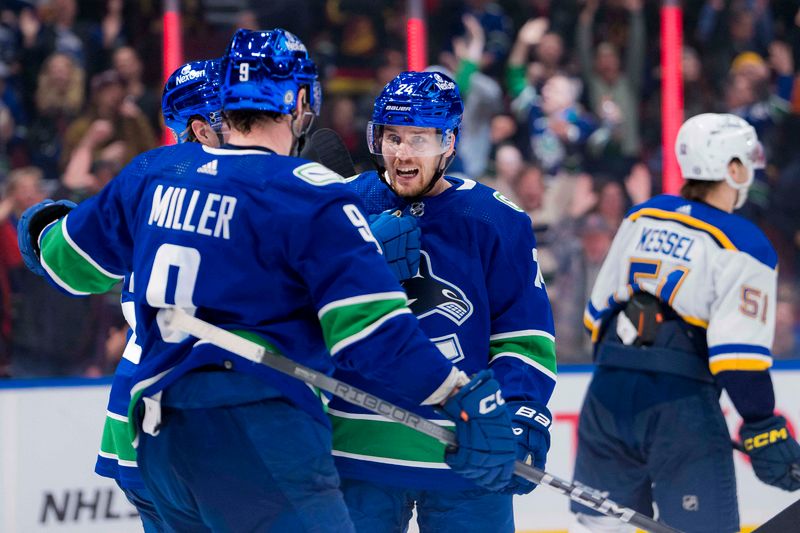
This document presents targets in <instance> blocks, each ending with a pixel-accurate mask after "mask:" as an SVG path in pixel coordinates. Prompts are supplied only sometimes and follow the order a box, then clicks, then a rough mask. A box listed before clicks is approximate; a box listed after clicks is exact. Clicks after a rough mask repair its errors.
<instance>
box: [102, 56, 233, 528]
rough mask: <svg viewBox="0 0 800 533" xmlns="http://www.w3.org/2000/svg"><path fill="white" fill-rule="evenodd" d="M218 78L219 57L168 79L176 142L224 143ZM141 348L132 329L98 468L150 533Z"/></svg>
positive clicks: (165, 108)
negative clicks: (135, 400) (136, 386)
mask: <svg viewBox="0 0 800 533" xmlns="http://www.w3.org/2000/svg"><path fill="white" fill-rule="evenodd" d="M220 82H221V78H220V61H219V60H218V59H209V60H204V61H193V62H190V63H187V64H185V65H181V66H180V67H179V68H178V69H177V70H176V71H175V72H173V73H172V75H170V77H169V78H168V79H167V83H166V85H165V87H164V95H163V98H162V100H161V111H162V113H163V115H164V122H165V123H166V125H167V127H168V128H169V129H170V130H171V131H172V133H173V134H174V135H175V138H176V140H177V141H178V142H200V143H202V144H204V145H206V146H211V147H218V146H219V145H220V144H222V143H224V132H223V124H222V101H221V100H220V96H219V91H220ZM132 284H133V280H132V276H126V277H125V280H124V281H123V290H122V311H123V314H124V315H125V319H126V320H127V322H128V324H129V325H130V327H131V331H132V332H133V331H135V330H136V316H135V312H134V305H135V304H134V299H133V293H132V292H131V290H130V289H131V286H132ZM141 352H142V348H141V346H140V345H139V343H138V342H137V337H136V334H135V333H132V334H131V335H130V337H129V338H128V343H127V344H126V346H125V350H124V352H123V354H122V358H121V359H120V362H119V364H118V365H117V368H116V370H115V372H114V381H113V382H112V384H111V393H110V395H109V401H108V409H107V411H106V422H105V426H104V427H103V437H102V439H101V442H100V451H99V453H98V456H97V463H96V464H95V472H97V473H98V474H99V475H101V476H104V477H110V478H112V479H114V480H115V481H116V482H117V484H118V485H119V487H120V488H121V489H122V491H123V492H124V493H125V496H126V497H127V498H128V500H129V501H130V502H131V503H132V504H133V505H134V506H135V507H136V509H137V510H138V511H139V516H140V517H141V519H142V524H143V526H144V530H145V532H147V533H150V532H157V531H163V530H164V524H163V521H162V520H161V517H160V516H159V515H158V511H157V510H156V508H155V504H154V503H153V499H152V497H151V496H150V492H149V491H148V490H147V488H146V487H145V486H144V482H143V481H142V478H141V476H140V474H139V469H138V467H137V464H136V450H135V449H134V447H133V446H132V444H131V442H130V438H129V430H128V406H129V405H130V401H131V394H130V389H131V386H132V383H131V379H132V377H133V373H134V371H135V370H136V366H137V365H138V363H139V360H140V358H141Z"/></svg>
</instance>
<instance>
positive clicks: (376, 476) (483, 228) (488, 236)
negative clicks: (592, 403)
mask: <svg viewBox="0 0 800 533" xmlns="http://www.w3.org/2000/svg"><path fill="white" fill-rule="evenodd" d="M443 179H447V180H448V181H450V183H451V185H452V187H450V188H449V189H447V190H446V191H445V192H444V193H442V194H440V195H438V196H435V197H432V198H424V199H423V201H422V205H419V204H417V205H415V206H414V207H413V209H412V207H411V206H409V205H407V204H406V202H404V201H403V200H401V199H399V198H397V197H396V196H395V195H394V194H393V193H392V192H391V191H390V190H389V189H388V188H387V187H386V186H385V185H384V184H383V183H381V182H380V180H379V179H378V177H377V175H376V173H374V172H368V173H366V174H362V175H361V176H359V177H357V178H356V179H354V180H352V181H351V182H350V185H352V186H353V187H354V189H355V190H356V192H357V193H358V194H359V196H360V197H361V198H362V199H363V200H364V203H365V205H366V209H367V211H368V213H370V214H372V213H380V212H382V211H385V210H387V209H397V208H399V209H401V210H403V215H404V216H413V215H411V212H412V211H413V212H414V213H416V216H418V223H419V226H420V228H421V230H422V257H421V260H420V270H419V273H418V274H417V275H416V276H415V277H414V278H412V279H410V280H407V281H405V282H404V283H403V288H404V289H405V290H406V292H407V294H408V301H409V306H410V308H411V311H412V312H413V313H414V314H415V315H416V316H417V318H418V319H419V321H420V325H421V326H422V329H423V330H424V331H425V333H426V334H427V335H428V337H429V338H430V339H431V340H432V341H433V342H434V344H436V346H437V347H438V348H439V349H440V351H441V352H442V353H443V354H445V355H446V356H447V357H448V358H449V359H450V360H451V361H453V362H454V363H455V364H456V365H457V366H458V367H459V368H461V369H462V370H464V371H465V372H466V373H467V374H473V373H475V372H477V371H478V370H481V369H483V368H486V367H487V366H488V367H489V368H492V369H493V370H494V372H495V375H496V376H497V378H498V379H499V381H500V384H501V386H502V388H503V394H504V396H505V398H506V399H507V400H528V401H537V402H540V403H542V404H546V403H547V401H548V400H549V398H550V395H551V394H552V392H553V387H554V386H555V382H556V372H557V371H556V357H555V342H554V337H553V335H554V330H553V318H552V313H551V309H550V302H549V300H548V298H547V292H546V289H545V286H544V283H543V281H542V277H541V274H540V273H539V270H538V264H537V263H536V260H535V257H536V253H535V249H536V242H535V239H534V236H533V231H532V229H531V221H530V219H529V218H528V216H527V215H526V214H524V213H522V212H521V211H520V210H518V209H515V208H514V207H515V206H510V205H508V201H507V200H505V199H503V200H501V199H498V198H497V197H496V195H494V194H493V193H494V191H493V190H492V189H490V188H488V187H485V186H483V185H480V184H477V183H475V182H474V181H471V180H462V179H457V178H453V177H445V178H443ZM504 200H505V201H504ZM420 213H421V214H420ZM395 342H397V341H395ZM427 371H428V369H427V368H426V367H418V368H417V372H416V374H415V378H414V379H421V378H423V377H425V375H426V373H427ZM337 377H338V378H340V379H342V380H344V381H347V382H349V383H353V384H354V385H356V386H358V387H361V388H364V389H366V390H368V391H370V392H373V393H375V394H377V395H379V396H381V397H385V398H386V399H388V400H390V401H393V402H396V403H398V404H400V405H403V406H404V407H407V408H411V409H412V410H414V411H415V412H417V413H419V414H421V415H423V416H425V417H428V418H430V419H432V420H434V421H436V422H437V423H439V424H441V425H443V426H445V427H452V425H453V424H452V423H451V422H450V421H449V420H446V419H444V418H443V417H442V416H441V415H439V414H438V413H437V412H436V411H435V410H434V409H431V408H420V407H417V406H415V405H414V403H413V402H410V401H408V399H406V398H404V397H403V394H402V393H401V392H400V391H398V390H394V389H389V388H385V387H380V386H376V385H375V384H374V383H370V382H369V381H367V380H365V379H364V378H363V377H362V376H359V375H358V374H357V373H355V372H347V371H337ZM328 414H329V416H330V418H331V421H332V423H333V427H334V443H333V444H334V452H333V453H334V455H335V456H336V459H337V466H338V468H339V470H340V472H341V473H342V475H343V476H344V477H350V478H355V479H363V480H367V481H373V482H378V483H390V484H395V485H401V486H407V487H413V488H419V489H426V488H430V489H442V490H448V489H465V488H470V487H474V485H472V484H471V483H470V482H469V481H467V480H465V479H463V478H461V477H460V476H458V475H456V474H454V473H453V472H452V471H450V469H449V468H448V467H447V465H446V464H445V462H444V447H443V445H442V444H440V443H439V442H437V441H435V440H434V439H432V438H430V437H426V436H424V435H421V434H419V433H418V432H416V431H414V430H412V429H410V428H406V427H405V426H402V425H400V424H397V423H394V422H390V421H388V420H386V419H385V418H383V417H380V416H377V415H374V414H371V413H369V412H367V411H364V410H362V409H359V408H357V407H354V406H352V405H350V404H348V403H346V402H344V401H341V400H338V399H336V398H334V399H332V400H331V402H330V404H329V406H328Z"/></svg>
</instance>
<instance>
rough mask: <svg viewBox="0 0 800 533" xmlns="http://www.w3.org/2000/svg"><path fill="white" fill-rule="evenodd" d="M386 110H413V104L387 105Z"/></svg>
mask: <svg viewBox="0 0 800 533" xmlns="http://www.w3.org/2000/svg"><path fill="white" fill-rule="evenodd" d="M385 110H386V111H411V106H407V105H387V106H386V108H385Z"/></svg>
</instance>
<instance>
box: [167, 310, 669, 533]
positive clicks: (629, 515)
mask: <svg viewBox="0 0 800 533" xmlns="http://www.w3.org/2000/svg"><path fill="white" fill-rule="evenodd" d="M161 313H163V316H164V320H165V323H166V325H167V326H168V327H171V328H174V329H178V330H181V331H183V332H185V333H188V334H189V335H192V336H193V337H197V338H198V339H203V340H206V341H208V342H210V343H212V344H214V345H216V346H219V347H220V348H223V349H225V350H228V351H230V352H233V353H235V354H236V355H239V356H241V357H244V358H245V359H248V360H250V361H253V362H256V363H261V364H263V365H266V366H268V367H270V368H272V369H273V370H277V371H278V372H282V373H284V374H287V375H289V376H292V377H294V378H297V379H300V380H301V381H304V382H306V383H308V384H310V385H313V386H314V387H317V388H318V389H321V390H324V391H327V392H330V393H331V394H334V395H336V396H338V397H340V398H342V399H343V400H346V401H348V402H350V403H352V404H353V405H358V406H359V407H363V408H364V409H368V410H370V411H372V412H374V413H377V414H379V415H382V416H384V417H386V418H388V419H389V420H392V421H394V422H399V423H400V424H403V425H406V426H408V427H410V428H413V429H416V430H417V431H419V432H421V433H424V434H426V435H429V436H431V437H433V438H435V439H437V440H439V441H440V442H443V443H444V444H448V445H454V446H455V445H457V444H458V443H457V442H456V437H455V434H454V433H453V432H452V431H450V430H448V429H446V428H444V427H441V426H438V425H436V424H434V423H433V422H431V421H430V420H427V419H425V418H423V417H421V416H419V415H416V414H414V413H412V412H410V411H407V410H405V409H403V408H401V407H398V406H396V405H393V404H391V403H389V402H387V401H384V400H381V399H380V398H378V397H377V396H373V395H372V394H370V393H368V392H364V391H362V390H360V389H357V388H355V387H352V386H350V385H348V384H346V383H343V382H341V381H339V380H337V379H334V378H332V377H330V376H327V375H325V374H323V373H321V372H318V371H316V370H313V369H311V368H308V367H306V366H303V365H300V364H298V363H296V362H294V361H293V360H291V359H289V358H288V357H283V356H281V355H278V354H276V353H273V352H270V351H268V350H266V349H265V348H264V347H263V346H261V345H259V344H257V343H255V342H253V341H250V340H247V339H245V338H243V337H240V336H238V335H236V334H234V333H231V332H230V331H226V330H224V329H222V328H220V327H217V326H215V325H213V324H209V323H208V322H205V321H203V320H200V319H199V318H195V317H193V316H190V315H188V314H187V313H186V312H184V311H183V310H181V309H178V308H169V309H165V310H163V311H161ZM514 473H515V474H516V475H518V476H520V477H522V478H525V479H527V480H528V481H532V482H533V483H536V484H539V485H546V486H548V487H550V488H552V489H554V490H556V491H558V492H560V493H562V494H565V495H567V496H569V497H570V498H571V499H572V500H574V501H576V502H578V503H580V504H581V505H584V506H586V507H589V508H590V509H594V510H595V511H598V512H600V513H602V514H604V515H606V516H611V517H614V518H617V519H619V520H621V521H623V522H625V523H628V524H631V525H633V526H637V527H639V528H641V529H644V530H646V531H650V532H652V533H680V531H678V530H677V529H673V528H671V527H669V526H667V525H664V524H661V523H659V522H656V521H655V520H653V519H652V518H650V517H648V516H645V515H643V514H641V513H637V512H636V511H634V510H633V509H629V508H627V507H623V506H621V505H618V504H616V503H614V502H613V501H611V500H609V499H608V498H604V497H603V496H602V495H601V494H600V493H599V492H598V491H597V490H595V489H591V488H589V487H585V486H583V485H578V484H576V483H571V482H569V481H565V480H563V479H560V478H558V477H556V476H553V475H552V474H548V473H547V472H544V471H542V470H539V469H538V468H534V467H532V466H530V465H526V464H525V463H522V462H520V461H517V462H516V464H515V465H514Z"/></svg>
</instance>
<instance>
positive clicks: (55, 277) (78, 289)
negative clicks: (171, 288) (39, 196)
mask: <svg viewBox="0 0 800 533" xmlns="http://www.w3.org/2000/svg"><path fill="white" fill-rule="evenodd" d="M146 155H147V154H143V155H141V156H139V157H138V158H136V159H134V161H132V162H131V163H130V164H129V165H128V166H126V167H125V168H124V169H123V170H122V172H120V174H119V175H117V176H116V177H115V178H114V179H113V180H111V181H110V182H109V183H108V184H107V185H106V186H105V187H104V188H103V190H102V191H100V193H99V194H97V195H96V196H93V197H91V198H89V199H87V200H85V201H83V202H81V203H80V205H78V206H77V207H76V208H75V209H73V210H72V211H70V213H69V214H68V215H67V216H66V217H64V218H61V219H59V220H57V221H55V222H53V223H52V224H50V225H49V226H48V227H47V228H45V230H44V231H43V232H42V234H41V235H40V236H39V241H40V247H41V263H42V266H43V267H44V269H45V271H46V272H47V275H48V277H49V279H50V281H51V282H52V283H53V284H55V285H56V286H57V287H58V288H59V289H61V290H63V291H65V292H67V293H69V294H72V295H76V296H81V295H86V294H99V293H103V292H106V291H108V290H109V289H111V287H113V286H114V285H116V284H117V283H118V282H120V281H121V280H122V279H123V277H124V276H125V275H126V274H127V273H128V272H130V271H131V270H132V267H131V263H132V256H133V235H132V233H131V229H130V228H131V226H130V222H131V220H132V216H133V206H135V205H136V200H135V198H137V196H136V194H138V191H137V190H136V189H138V187H139V185H140V184H141V183H142V182H143V181H144V180H143V179H142V178H143V176H142V175H141V172H140V168H141V167H143V166H144V164H145V163H144V161H145V157H146ZM129 184H134V187H133V188H131V187H129Z"/></svg>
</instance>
